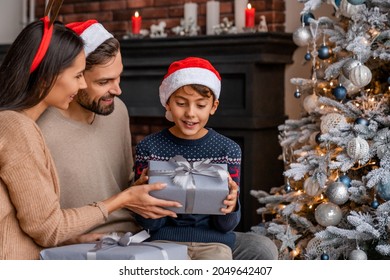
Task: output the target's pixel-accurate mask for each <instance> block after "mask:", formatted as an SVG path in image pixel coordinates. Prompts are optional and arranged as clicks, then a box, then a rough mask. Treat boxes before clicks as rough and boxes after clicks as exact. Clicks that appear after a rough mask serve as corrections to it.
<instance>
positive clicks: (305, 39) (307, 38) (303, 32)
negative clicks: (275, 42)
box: [293, 26, 312, 47]
mask: <svg viewBox="0 0 390 280" xmlns="http://www.w3.org/2000/svg"><path fill="white" fill-rule="evenodd" d="M311 40H312V35H311V32H310V30H309V28H307V27H306V26H301V27H299V28H298V29H297V30H296V31H295V32H294V33H293V41H294V43H295V44H296V45H297V46H300V47H305V46H307V45H309V44H310V42H311Z"/></svg>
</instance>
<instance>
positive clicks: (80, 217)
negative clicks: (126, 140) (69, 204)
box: [0, 111, 108, 259]
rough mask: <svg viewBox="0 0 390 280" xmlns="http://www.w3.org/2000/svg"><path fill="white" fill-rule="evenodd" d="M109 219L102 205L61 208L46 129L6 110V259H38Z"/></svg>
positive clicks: (2, 251) (0, 152) (1, 121)
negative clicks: (45, 249)
mask: <svg viewBox="0 0 390 280" xmlns="http://www.w3.org/2000/svg"><path fill="white" fill-rule="evenodd" d="M69 145H72V143H69ZM107 215H108V214H107V210H106V209H105V208H104V206H103V205H102V204H99V207H94V206H83V207H80V208H72V209H60V203H59V184H58V177H57V173H56V170H55V166H54V163H53V161H52V158H51V155H50V152H49V150H48V148H47V146H46V144H45V141H44V138H43V136H42V134H41V131H40V129H39V128H38V126H37V125H36V123H35V122H34V121H33V120H31V119H30V118H28V117H26V116H24V115H23V114H20V113H17V112H13V111H0V259H38V258H39V251H40V250H41V249H42V247H52V246H56V245H58V244H60V243H61V242H63V241H65V240H67V239H69V238H71V237H74V236H76V235H78V234H81V233H83V232H85V231H87V230H89V229H90V228H91V227H93V226H95V225H97V224H99V223H103V222H104V221H105V220H106V219H107Z"/></svg>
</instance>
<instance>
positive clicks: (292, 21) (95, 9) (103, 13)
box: [0, 0, 333, 118]
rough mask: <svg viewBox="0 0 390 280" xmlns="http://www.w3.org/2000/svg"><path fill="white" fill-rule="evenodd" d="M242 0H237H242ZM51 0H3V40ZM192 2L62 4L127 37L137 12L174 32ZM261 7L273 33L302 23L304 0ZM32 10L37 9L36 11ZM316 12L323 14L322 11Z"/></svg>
mask: <svg viewBox="0 0 390 280" xmlns="http://www.w3.org/2000/svg"><path fill="white" fill-rule="evenodd" d="M191 1H192V2H196V3H198V25H199V26H200V27H201V34H205V29H206V26H205V25H206V2H207V1H208V0H191ZM219 1H220V18H221V19H222V18H224V17H227V18H228V19H229V20H231V21H233V20H234V2H235V0H219ZM236 1H237V0H236ZM46 2H47V0H0V44H10V43H11V42H12V41H13V40H14V39H15V38H16V36H17V34H18V33H19V32H20V31H21V29H22V28H23V26H24V25H25V24H26V23H28V22H29V21H31V20H32V19H34V18H39V17H41V16H42V15H43V13H44V6H45V3H46ZM186 2H190V1H189V0H100V1H98V0H64V2H63V6H62V8H61V11H60V14H61V20H63V21H64V22H71V21H82V20H86V19H90V18H96V19H98V20H99V21H100V22H102V23H103V24H104V25H105V27H106V28H107V29H108V30H109V31H110V32H112V33H114V34H115V35H116V36H117V37H121V36H122V35H123V34H125V33H126V32H127V31H129V30H130V28H131V21H130V18H131V16H132V15H133V14H134V13H135V11H139V13H140V14H141V15H142V18H143V21H142V28H144V29H148V28H149V27H150V26H151V25H152V24H158V23H159V22H161V21H164V22H166V24H167V27H166V29H167V30H168V29H169V30H170V29H171V28H172V27H175V26H177V25H179V24H180V19H181V18H183V16H184V11H183V6H184V3H186ZM249 2H250V3H251V4H252V5H253V6H254V7H255V9H256V24H258V23H259V18H260V16H261V15H264V16H265V17H266V21H267V27H268V30H269V31H276V32H284V31H285V32H290V33H292V32H294V31H295V30H296V28H297V27H298V26H299V25H300V16H299V13H300V12H301V10H302V7H303V4H301V3H299V2H298V1H297V0H251V1H249ZM31 8H32V9H31ZM332 12H333V11H332V10H330V9H329V10H324V11H320V13H321V15H330V14H332ZM316 16H320V15H317V14H316ZM305 52H306V50H304V49H303V48H298V49H297V51H296V52H295V54H294V57H293V60H294V63H293V64H291V65H289V66H287V67H286V72H285V113H286V115H287V116H289V117H290V118H298V117H299V116H300V112H301V105H300V103H301V100H298V99H296V98H294V96H293V95H294V94H293V93H294V91H295V88H294V87H293V86H292V85H290V83H289V80H290V78H291V77H308V76H309V75H310V65H308V64H307V65H302V62H303V61H304V59H303V57H304V54H305Z"/></svg>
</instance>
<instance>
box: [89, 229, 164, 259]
mask: <svg viewBox="0 0 390 280" xmlns="http://www.w3.org/2000/svg"><path fill="white" fill-rule="evenodd" d="M149 237H150V235H149V233H147V232H146V231H145V230H143V231H140V232H139V233H136V234H134V235H133V234H132V233H131V232H127V233H125V234H124V235H123V236H119V235H118V234H116V233H114V234H110V235H107V236H104V237H103V238H102V240H100V241H99V242H98V243H96V245H95V247H94V248H93V249H91V250H89V251H88V252H87V260H96V258H97V252H98V251H100V250H107V249H110V248H113V247H116V246H122V247H126V246H137V245H138V246H148V247H154V248H157V249H159V250H160V252H161V254H162V256H163V259H164V260H167V259H168V253H167V251H165V249H164V248H162V247H160V246H157V245H155V244H150V243H142V244H140V243H141V242H143V241H144V240H146V239H148V238H149Z"/></svg>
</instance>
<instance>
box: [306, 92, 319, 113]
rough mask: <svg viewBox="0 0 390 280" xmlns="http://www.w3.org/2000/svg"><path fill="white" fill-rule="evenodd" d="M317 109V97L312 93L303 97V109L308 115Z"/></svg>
mask: <svg viewBox="0 0 390 280" xmlns="http://www.w3.org/2000/svg"><path fill="white" fill-rule="evenodd" d="M317 107H318V96H317V94H315V93H313V94H310V95H308V96H306V97H305V99H304V100H303V108H304V109H305V110H306V112H308V113H309V114H311V113H313V112H314V111H315V110H316V109H317Z"/></svg>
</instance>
